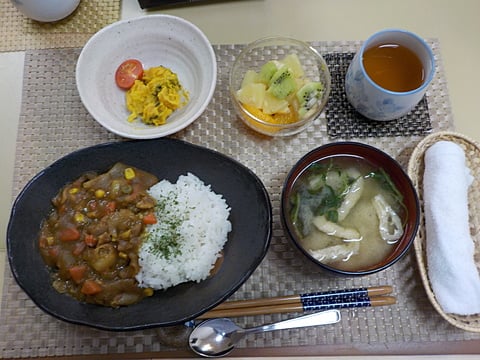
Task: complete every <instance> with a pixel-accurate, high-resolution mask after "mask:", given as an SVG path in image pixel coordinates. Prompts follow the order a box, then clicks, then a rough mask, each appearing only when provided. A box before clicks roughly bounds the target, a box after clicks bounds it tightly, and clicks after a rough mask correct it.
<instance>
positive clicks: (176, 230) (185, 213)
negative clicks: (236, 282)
mask: <svg viewBox="0 0 480 360" xmlns="http://www.w3.org/2000/svg"><path fill="white" fill-rule="evenodd" d="M149 194H150V195H151V196H152V197H154V198H155V199H156V200H157V206H156V211H155V213H156V217H157V223H156V224H154V225H149V226H148V228H147V231H148V235H147V238H146V240H145V241H144V243H143V244H142V246H141V248H140V251H139V264H140V266H141V270H140V271H139V273H138V274H137V276H136V279H137V281H138V282H139V284H140V286H142V287H151V288H154V289H157V290H158V289H166V288H169V287H171V286H175V285H177V284H180V283H183V282H188V281H196V282H200V281H202V280H204V279H206V278H207V277H208V275H209V273H210V270H211V269H212V268H213V266H214V264H215V262H216V260H217V258H218V257H219V256H220V253H221V250H222V249H223V246H224V244H225V243H226V241H227V235H228V233H229V232H230V231H231V229H232V225H231V223H230V221H229V220H228V217H229V215H230V208H229V207H228V205H227V203H226V201H225V199H224V198H223V197H222V196H221V195H217V194H215V193H214V192H213V191H212V190H211V189H210V185H205V184H204V183H203V182H202V181H201V180H200V179H199V178H198V177H196V176H195V175H193V174H191V173H188V174H187V175H181V176H180V177H179V178H178V180H177V183H176V184H172V183H170V182H169V181H167V180H162V181H160V182H159V183H157V184H155V185H154V186H152V187H151V188H150V190H149ZM165 239H168V240H165ZM165 241H167V242H170V243H171V246H168V245H167V246H159V245H158V244H159V243H162V242H163V244H165Z"/></svg>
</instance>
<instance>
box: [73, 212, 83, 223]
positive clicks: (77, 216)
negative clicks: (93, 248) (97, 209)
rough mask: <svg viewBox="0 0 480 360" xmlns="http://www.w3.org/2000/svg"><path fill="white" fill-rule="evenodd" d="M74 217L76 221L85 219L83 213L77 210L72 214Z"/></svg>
mask: <svg viewBox="0 0 480 360" xmlns="http://www.w3.org/2000/svg"><path fill="white" fill-rule="evenodd" d="M74 219H75V221H76V222H77V223H82V222H84V221H85V216H84V215H83V214H81V213H78V212H77V213H75V215H74Z"/></svg>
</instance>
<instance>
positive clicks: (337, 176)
mask: <svg viewBox="0 0 480 360" xmlns="http://www.w3.org/2000/svg"><path fill="white" fill-rule="evenodd" d="M290 198H291V201H290V219H291V221H292V224H293V225H294V228H295V231H296V233H297V236H298V237H299V238H300V241H299V242H300V243H301V245H302V246H303V247H304V248H305V249H306V250H307V251H308V252H309V253H310V254H311V255H312V256H313V257H314V258H316V259H317V260H319V261H320V262H322V263H324V264H327V265H329V266H331V267H333V268H337V269H340V270H344V271H359V270H365V269H368V268H370V267H371V266H373V265H375V264H377V263H379V262H381V261H382V260H383V259H385V258H386V257H387V256H388V255H389V254H390V253H391V252H392V251H393V249H394V247H395V243H396V242H397V241H398V240H399V239H400V237H401V236H402V235H403V224H404V219H405V215H406V214H405V209H404V206H403V203H402V197H401V194H400V193H399V192H398V190H397V189H396V187H395V185H394V184H393V182H392V181H391V179H390V178H389V177H388V175H387V174H386V173H385V171H384V170H383V169H381V168H376V167H373V166H372V165H370V164H369V163H367V162H365V161H364V160H362V159H358V158H354V157H348V156H339V157H332V158H329V159H324V160H321V161H319V162H316V163H315V164H313V165H311V166H310V167H309V168H307V169H306V170H305V171H304V172H303V173H302V174H301V175H300V177H299V178H298V179H297V181H296V183H295V185H294V188H293V190H292V195H291V197H290Z"/></svg>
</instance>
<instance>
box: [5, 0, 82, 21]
mask: <svg viewBox="0 0 480 360" xmlns="http://www.w3.org/2000/svg"><path fill="white" fill-rule="evenodd" d="M11 2H12V4H13V5H15V7H16V8H17V9H18V10H20V11H21V12H22V13H23V14H24V15H25V16H27V17H29V18H31V19H33V20H37V21H41V22H52V21H58V20H61V19H63V18H65V17H67V16H68V15H70V14H71V13H73V12H74V11H75V9H76V8H77V7H78V5H79V4H80V0H41V1H39V0H11Z"/></svg>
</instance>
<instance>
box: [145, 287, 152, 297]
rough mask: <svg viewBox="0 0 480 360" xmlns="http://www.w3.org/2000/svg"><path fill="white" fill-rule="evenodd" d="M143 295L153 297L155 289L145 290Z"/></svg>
mask: <svg viewBox="0 0 480 360" xmlns="http://www.w3.org/2000/svg"><path fill="white" fill-rule="evenodd" d="M143 294H144V295H145V296H152V295H153V289H152V288H145V289H143Z"/></svg>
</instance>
